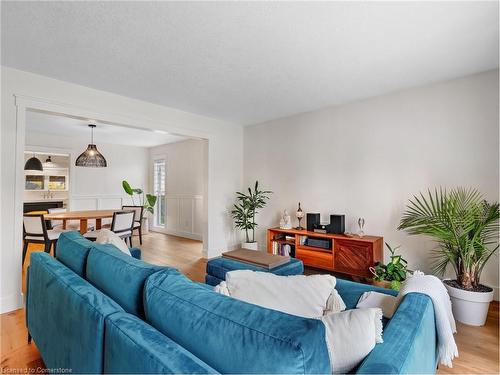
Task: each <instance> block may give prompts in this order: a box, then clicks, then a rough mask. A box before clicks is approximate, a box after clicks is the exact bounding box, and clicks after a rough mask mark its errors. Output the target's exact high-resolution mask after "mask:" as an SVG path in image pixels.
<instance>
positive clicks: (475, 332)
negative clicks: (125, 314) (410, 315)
mask: <svg viewBox="0 0 500 375" xmlns="http://www.w3.org/2000/svg"><path fill="white" fill-rule="evenodd" d="M134 241H135V244H136V245H137V244H138V242H139V239H138V238H137V237H134ZM141 248H142V257H143V259H144V260H145V261H146V262H150V263H154V264H159V265H169V266H173V267H176V268H177V269H179V271H181V272H183V273H184V274H185V275H187V276H188V277H189V278H190V279H192V280H195V281H200V282H203V281H204V278H205V267H206V260H205V259H203V258H202V254H201V252H202V244H201V243H200V242H198V241H193V240H189V239H184V238H180V237H174V236H168V235H164V234H159V233H150V234H148V235H146V236H144V243H143V245H142V246H141ZM28 251H29V252H31V251H42V249H41V248H40V247H38V246H36V245H33V246H30V248H29V249H28ZM28 259H29V253H28V257H27V259H26V263H28ZM25 269H26V265H25V267H24V269H23V290H24V286H25V282H24V275H25ZM498 310H499V307H498V302H495V303H492V304H491V305H490V311H489V314H488V320H487V322H486V325H485V326H484V327H471V326H466V325H464V324H460V323H459V324H458V327H457V329H458V333H457V334H456V336H455V338H456V341H457V345H458V350H459V354H460V357H459V358H457V359H455V360H454V361H453V365H454V366H453V368H452V369H450V368H447V367H444V366H440V367H439V370H438V373H441V374H493V373H495V374H498V373H499V324H498V320H499V312H498ZM24 319H25V314H24V309H19V310H16V311H13V312H10V313H6V314H2V315H0V325H1V327H0V336H1V347H0V349H1V369H2V373H4V372H10V371H9V370H10V369H21V370H22V371H25V372H29V373H44V370H45V367H44V364H43V361H42V359H41V358H40V355H39V353H38V350H37V349H36V345H35V344H34V343H32V344H28V343H27V341H26V337H27V331H26V327H25V324H24Z"/></svg>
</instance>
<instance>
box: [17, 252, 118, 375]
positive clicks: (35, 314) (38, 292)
mask: <svg viewBox="0 0 500 375" xmlns="http://www.w3.org/2000/svg"><path fill="white" fill-rule="evenodd" d="M28 277H29V285H28V293H27V301H26V314H27V322H28V331H29V332H30V334H31V336H32V337H33V340H34V341H35V343H36V346H37V347H38V350H39V351H40V354H41V356H42V358H43V361H44V363H45V365H46V367H47V368H49V369H51V368H52V369H58V368H60V369H71V372H72V373H102V371H103V356H104V320H105V318H106V317H107V316H108V315H110V314H113V313H116V312H118V311H123V309H122V308H121V307H120V306H119V305H118V304H117V303H116V302H114V301H113V300H112V299H111V298H109V297H108V296H106V295H104V294H103V293H102V292H100V291H99V290H97V289H96V288H95V287H93V286H92V285H91V284H90V283H88V282H87V281H85V280H84V279H82V278H81V277H80V276H78V275H77V274H76V273H75V272H73V271H71V270H70V269H69V268H67V267H66V266H65V265H63V264H62V263H60V262H59V261H57V260H55V259H54V258H52V257H51V256H50V255H49V254H47V253H44V252H36V253H33V254H31V257H30V267H29V276H28Z"/></svg>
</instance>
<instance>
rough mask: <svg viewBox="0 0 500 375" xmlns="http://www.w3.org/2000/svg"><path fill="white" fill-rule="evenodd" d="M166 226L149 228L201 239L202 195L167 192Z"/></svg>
mask: <svg viewBox="0 0 500 375" xmlns="http://www.w3.org/2000/svg"><path fill="white" fill-rule="evenodd" d="M165 199H166V208H167V213H166V219H165V220H166V227H165V228H158V227H152V228H151V230H153V231H158V232H164V233H168V234H173V235H176V236H180V237H186V238H191V239H195V240H200V241H201V240H202V233H203V232H202V226H203V197H202V196H201V195H188V194H167V195H166V198H165Z"/></svg>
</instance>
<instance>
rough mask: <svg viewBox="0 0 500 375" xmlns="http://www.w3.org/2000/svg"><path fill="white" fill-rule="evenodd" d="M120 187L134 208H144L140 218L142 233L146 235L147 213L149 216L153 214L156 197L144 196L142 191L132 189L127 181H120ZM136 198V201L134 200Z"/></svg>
mask: <svg viewBox="0 0 500 375" xmlns="http://www.w3.org/2000/svg"><path fill="white" fill-rule="evenodd" d="M122 187H123V190H124V191H125V193H127V194H128V195H130V197H131V198H132V203H133V205H134V206H142V207H144V210H143V214H142V217H141V221H142V228H143V233H148V228H149V226H148V217H147V215H146V213H147V212H149V213H150V214H151V215H153V214H154V213H155V205H156V200H157V197H156V196H155V195H152V194H144V191H143V190H142V189H139V188H132V187H131V186H130V184H129V183H128V181H126V180H123V181H122ZM135 196H137V200H136V198H135Z"/></svg>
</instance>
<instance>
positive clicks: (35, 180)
mask: <svg viewBox="0 0 500 375" xmlns="http://www.w3.org/2000/svg"><path fill="white" fill-rule="evenodd" d="M25 189H26V190H43V189H45V183H44V176H34V175H26V184H25Z"/></svg>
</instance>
